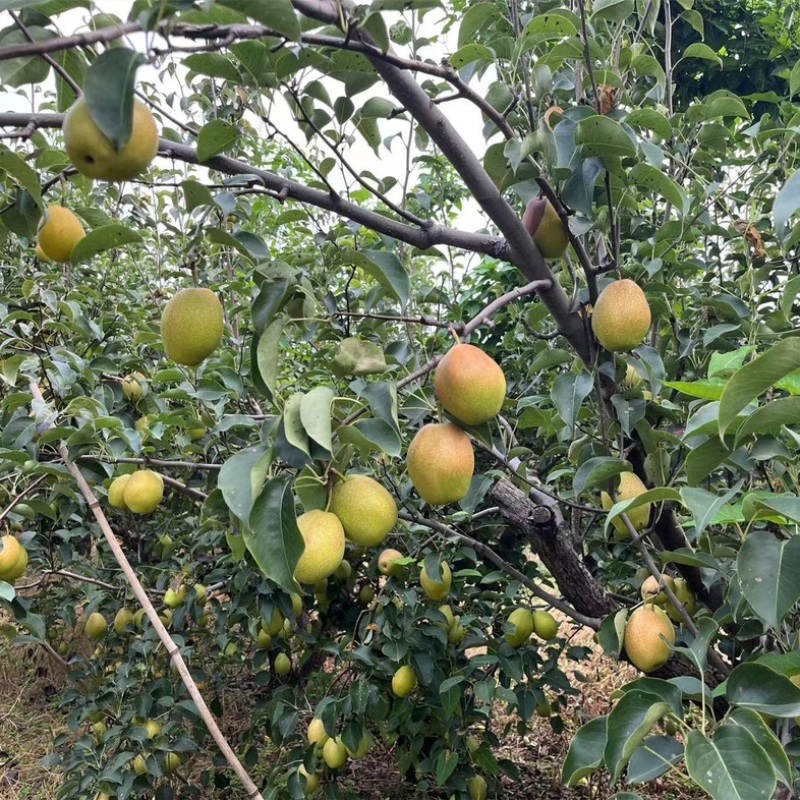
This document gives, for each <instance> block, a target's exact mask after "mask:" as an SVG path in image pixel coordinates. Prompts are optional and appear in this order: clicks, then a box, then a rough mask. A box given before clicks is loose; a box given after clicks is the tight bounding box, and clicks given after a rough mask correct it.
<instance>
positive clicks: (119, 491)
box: [108, 475, 131, 509]
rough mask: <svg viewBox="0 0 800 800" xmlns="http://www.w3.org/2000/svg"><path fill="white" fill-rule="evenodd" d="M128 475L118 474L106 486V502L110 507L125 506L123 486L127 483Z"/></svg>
mask: <svg viewBox="0 0 800 800" xmlns="http://www.w3.org/2000/svg"><path fill="white" fill-rule="evenodd" d="M130 477H131V476H130V475H120V476H119V477H118V478H114V480H113V481H111V485H110V486H109V487H108V504H109V505H110V506H111V508H123V509H124V508H127V506H126V505H125V487H126V486H127V485H128V481H129V480H130Z"/></svg>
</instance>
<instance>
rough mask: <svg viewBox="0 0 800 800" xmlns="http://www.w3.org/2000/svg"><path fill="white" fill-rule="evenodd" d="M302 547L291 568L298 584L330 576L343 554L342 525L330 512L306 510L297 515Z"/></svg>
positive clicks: (315, 581)
mask: <svg viewBox="0 0 800 800" xmlns="http://www.w3.org/2000/svg"><path fill="white" fill-rule="evenodd" d="M297 527H298V528H299V529H300V533H301V534H302V536H303V541H304V542H305V550H303V555H301V556H300V560H299V561H298V562H297V566H296V567H295V570H294V577H295V578H296V579H297V581H298V582H300V583H317V581H321V580H322V579H323V578H327V577H328V576H329V575H333V573H334V572H335V571H336V568H337V567H338V566H339V564H340V563H341V561H342V557H343V556H344V543H345V539H344V528H342V523H341V522H339V518H338V517H337V516H336V514H332V513H331V512H330V511H319V510H316V509H315V510H313V511H306V513H305V514H301V515H300V516H299V517H298V518H297Z"/></svg>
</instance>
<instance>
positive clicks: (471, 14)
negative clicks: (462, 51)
mask: <svg viewBox="0 0 800 800" xmlns="http://www.w3.org/2000/svg"><path fill="white" fill-rule="evenodd" d="M500 16H501V12H500V9H499V7H498V6H495V5H494V4H493V3H473V4H470V5H469V6H468V7H467V10H466V12H465V13H464V16H463V17H461V25H459V28H458V47H459V48H461V47H464V46H465V45H468V44H472V43H473V42H474V41H475V39H476V35H477V33H478V31H480V30H482V29H484V27H485V26H487V25H491V24H494V20H495V19H496V18H498V17H500Z"/></svg>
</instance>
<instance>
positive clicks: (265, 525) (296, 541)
mask: <svg viewBox="0 0 800 800" xmlns="http://www.w3.org/2000/svg"><path fill="white" fill-rule="evenodd" d="M243 535H244V542H245V544H246V545H247V549H248V550H249V551H250V554H251V555H252V556H253V559H254V560H255V562H256V564H258V567H259V569H260V570H261V571H262V572H263V573H264V575H266V576H267V577H268V578H270V579H272V580H273V581H275V583H277V584H278V586H280V587H281V588H282V589H285V590H286V591H287V592H299V591H300V587H299V585H298V583H297V581H296V580H295V579H294V570H295V567H296V566H297V562H298V561H299V560H300V556H301V555H303V550H304V549H305V545H304V544H303V537H302V535H301V533H300V530H299V528H298V527H297V519H296V517H295V512H294V495H293V494H292V478H290V477H280V478H273V479H272V480H270V481H269V482H268V483H267V485H266V486H265V487H264V488H263V490H262V491H261V494H259V496H258V497H257V498H256V501H255V503H254V504H253V510H252V511H251V512H250V517H249V519H248V523H247V527H246V528H245V529H244V532H243Z"/></svg>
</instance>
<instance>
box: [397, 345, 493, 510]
mask: <svg viewBox="0 0 800 800" xmlns="http://www.w3.org/2000/svg"><path fill="white" fill-rule="evenodd" d="M434 389H435V391H436V397H437V398H438V400H439V402H440V403H441V404H442V408H444V410H445V411H446V412H447V413H448V414H450V415H451V416H452V417H453V418H454V419H455V420H456V421H457V423H458V424H456V423H453V422H442V423H435V422H433V423H429V424H427V425H424V426H423V427H422V428H420V430H419V431H418V432H417V434H416V436H415V437H414V438H413V440H412V441H411V444H410V445H409V447H408V455H407V467H408V476H409V478H410V479H411V482H412V483H413V484H414V488H415V489H416V490H417V492H419V495H420V497H422V499H423V500H425V501H426V502H427V503H429V504H430V505H432V506H442V505H447V504H449V503H457V502H458V501H459V500H462V499H463V498H464V497H465V496H466V494H467V492H468V491H469V486H470V483H471V481H472V474H473V472H474V471H475V454H474V452H473V450H472V443H471V442H470V440H469V436H467V434H466V433H465V432H464V430H463V428H462V427H461V426H462V425H464V426H476V425H482V424H484V423H485V422H488V421H489V420H490V419H492V418H493V417H495V416H496V415H497V414H498V413H499V412H500V409H501V408H502V407H503V402H504V401H505V398H506V378H505V374H504V373H503V370H502V369H501V367H500V366H499V364H497V362H496V361H495V360H494V359H493V358H491V357H490V356H488V355H487V354H486V353H484V352H483V351H482V350H481V349H480V348H478V347H475V345H471V344H463V343H461V344H456V345H454V346H453V347H452V348H450V350H448V352H447V353H446V354H445V355H444V357H443V358H442V360H441V361H440V362H439V364H438V365H437V367H436V373H435V376H434Z"/></svg>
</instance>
